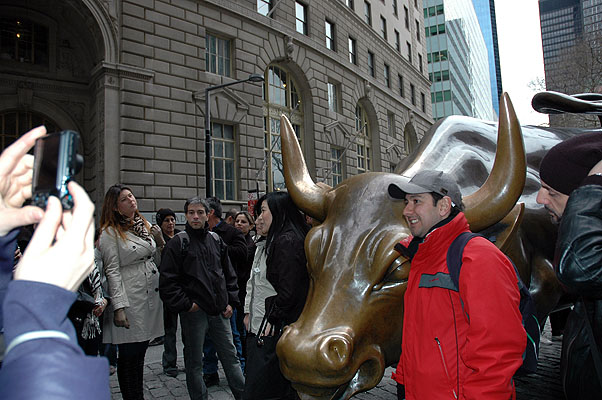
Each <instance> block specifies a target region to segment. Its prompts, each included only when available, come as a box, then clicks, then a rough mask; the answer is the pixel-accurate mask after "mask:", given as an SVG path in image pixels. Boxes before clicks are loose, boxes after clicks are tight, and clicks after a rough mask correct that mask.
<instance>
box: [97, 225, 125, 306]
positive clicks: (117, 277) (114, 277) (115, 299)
mask: <svg viewBox="0 0 602 400" xmlns="http://www.w3.org/2000/svg"><path fill="white" fill-rule="evenodd" d="M119 240H121V238H120V237H119V234H118V233H117V231H116V230H115V229H112V228H108V229H106V230H104V231H103V232H102V234H101V235H100V243H99V246H98V247H99V249H100V253H101V254H102V264H103V267H104V272H105V276H106V277H107V286H108V289H109V297H110V298H111V303H112V305H113V309H114V310H120V309H122V308H125V307H129V306H130V302H129V300H128V297H127V293H126V291H125V286H124V285H123V281H122V280H121V269H120V268H121V266H120V261H119Z"/></svg>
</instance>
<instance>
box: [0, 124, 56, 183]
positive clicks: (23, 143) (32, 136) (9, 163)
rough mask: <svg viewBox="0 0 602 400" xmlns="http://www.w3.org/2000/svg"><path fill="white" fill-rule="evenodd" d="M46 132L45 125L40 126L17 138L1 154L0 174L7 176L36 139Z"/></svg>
mask: <svg viewBox="0 0 602 400" xmlns="http://www.w3.org/2000/svg"><path fill="white" fill-rule="evenodd" d="M45 134H46V128H45V127H44V126H38V127H37V128H34V129H32V130H30V131H29V132H27V133H26V134H25V135H23V136H21V137H20V138H19V139H17V140H16V141H15V142H14V143H13V144H11V145H10V146H8V147H7V148H6V149H5V150H4V151H3V152H2V154H1V155H0V176H6V175H8V174H10V172H11V171H12V170H13V169H14V168H15V166H16V165H17V164H18V163H19V161H20V160H21V158H22V157H23V156H24V155H25V154H27V152H28V151H29V149H31V148H32V147H33V145H34V144H35V142H36V139H38V138H40V137H42V136H44V135H45Z"/></svg>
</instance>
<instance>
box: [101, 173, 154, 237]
mask: <svg viewBox="0 0 602 400" xmlns="http://www.w3.org/2000/svg"><path fill="white" fill-rule="evenodd" d="M124 190H129V191H130V192H131V193H132V194H133V192H132V189H130V188H129V187H128V186H125V185H120V184H117V185H113V186H111V187H110V188H109V190H107V193H106V194H105V198H104V201H103V202H102V211H101V213H100V229H101V231H104V230H105V229H107V228H114V229H115V230H116V231H117V233H118V234H119V236H120V237H121V238H122V239H124V240H125V233H126V232H127V231H128V229H129V228H130V226H131V223H130V224H123V223H122V222H123V216H122V215H121V214H119V211H117V202H118V201H119V195H120V194H121V192H122V191H124ZM135 214H136V215H137V216H139V217H140V218H142V220H143V221H144V225H145V226H146V230H147V231H149V232H150V224H149V223H148V221H147V220H146V218H144V217H143V216H142V214H140V212H139V211H138V210H136V211H135Z"/></svg>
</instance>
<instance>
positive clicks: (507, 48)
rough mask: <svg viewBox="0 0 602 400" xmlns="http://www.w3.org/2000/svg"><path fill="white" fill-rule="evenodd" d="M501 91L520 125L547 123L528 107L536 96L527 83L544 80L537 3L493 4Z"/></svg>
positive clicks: (504, 1)
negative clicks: (500, 72) (507, 99)
mask: <svg viewBox="0 0 602 400" xmlns="http://www.w3.org/2000/svg"><path fill="white" fill-rule="evenodd" d="M495 12H496V20H497V33H498V45H499V52H500V67H501V70H502V87H503V89H504V91H505V92H508V94H509V95H510V99H511V100H512V104H513V105H514V109H515V110H516V113H517V116H518V120H519V121H520V123H521V124H522V125H539V124H542V123H547V122H548V116H547V115H546V114H540V113H538V112H537V111H535V110H533V108H532V107H531V99H532V98H533V95H534V94H535V93H536V92H535V91H534V90H533V89H530V88H529V86H528V85H529V82H531V81H533V80H535V79H537V78H538V77H539V78H542V79H543V78H544V69H543V53H542V48H541V30H540V26H539V5H538V1H537V0H495Z"/></svg>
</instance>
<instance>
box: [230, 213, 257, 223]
mask: <svg viewBox="0 0 602 400" xmlns="http://www.w3.org/2000/svg"><path fill="white" fill-rule="evenodd" d="M239 215H244V217H245V218H246V219H247V222H248V223H249V225H255V220H254V219H253V217H252V216H251V214H249V212H248V211H239V212H237V213H236V215H235V216H234V220H235V221H236V219H237V218H238V216H239Z"/></svg>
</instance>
